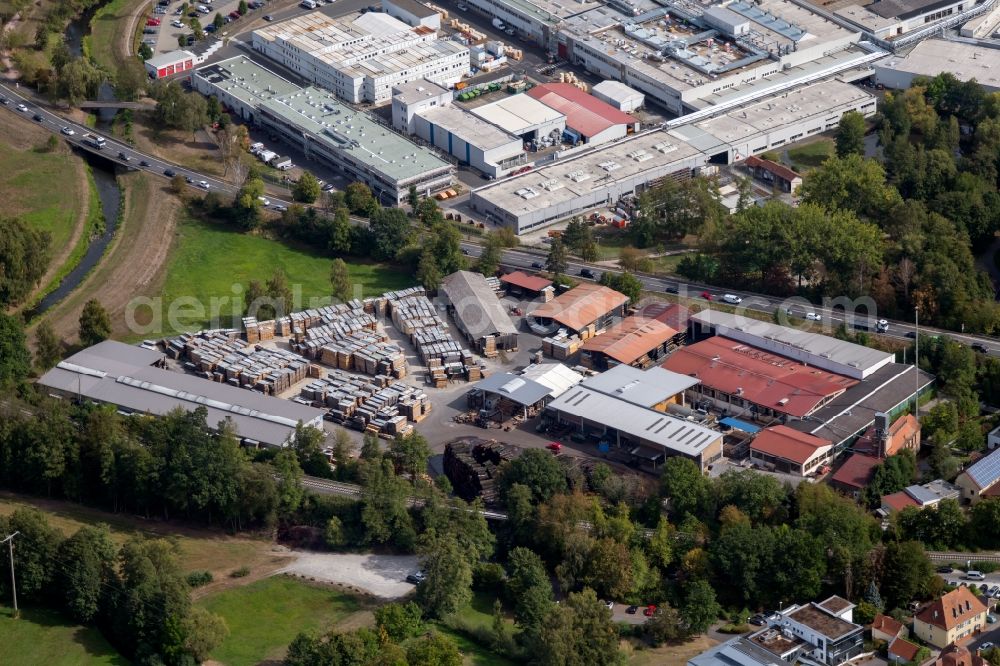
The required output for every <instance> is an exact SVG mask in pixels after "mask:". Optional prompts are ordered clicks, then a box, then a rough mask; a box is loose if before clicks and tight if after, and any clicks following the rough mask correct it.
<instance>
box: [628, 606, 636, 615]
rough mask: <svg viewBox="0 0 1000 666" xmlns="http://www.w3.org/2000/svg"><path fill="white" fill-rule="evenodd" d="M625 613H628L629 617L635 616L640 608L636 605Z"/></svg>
mask: <svg viewBox="0 0 1000 666" xmlns="http://www.w3.org/2000/svg"><path fill="white" fill-rule="evenodd" d="M625 612H626V613H628V614H629V615H635V614H636V613H638V612H639V607H638V606H635V605H633V606H629V607H628V608H626V609H625Z"/></svg>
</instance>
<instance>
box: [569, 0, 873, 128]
mask: <svg viewBox="0 0 1000 666" xmlns="http://www.w3.org/2000/svg"><path fill="white" fill-rule="evenodd" d="M582 18H583V17H580V18H579V19H578V20H576V21H573V22H572V23H570V24H568V25H567V26H566V27H565V28H563V29H561V30H560V32H559V35H558V40H559V44H558V50H559V54H560V55H561V56H562V57H564V58H566V59H567V60H569V61H570V62H572V63H574V64H578V65H580V66H582V67H584V68H585V69H587V71H589V72H592V73H594V74H597V75H598V76H600V77H602V78H606V79H611V80H616V81H621V82H622V83H624V84H626V85H628V86H629V87H631V88H634V89H635V90H638V91H640V92H642V93H644V94H645V96H646V100H647V101H649V100H650V99H652V100H654V101H656V102H657V103H658V104H660V105H661V106H663V107H664V108H666V109H667V110H668V111H670V112H671V113H674V114H677V115H683V114H685V113H688V112H689V111H695V110H698V109H704V108H708V107H711V106H715V105H718V104H720V103H722V102H724V101H728V100H731V99H734V98H737V97H738V98H743V99H746V100H747V101H750V100H752V99H755V98H758V97H761V96H763V95H767V94H770V93H773V92H774V91H775V90H777V89H778V88H780V87H787V85H788V83H789V82H791V81H794V80H796V79H802V80H806V79H807V78H810V77H812V76H815V75H816V74H817V73H819V72H821V71H827V70H829V71H836V70H837V69H840V68H848V67H850V66H851V64H852V63H860V62H862V61H864V60H865V59H866V56H867V52H866V51H864V50H863V49H859V48H858V47H857V46H856V44H857V42H858V41H859V39H860V34H861V31H860V30H859V29H855V30H850V29H846V28H844V27H843V26H841V25H839V24H838V23H835V22H833V21H831V20H829V19H827V18H825V17H824V16H821V15H820V14H819V13H817V12H815V11H813V10H812V9H810V8H809V7H808V6H803V4H800V3H792V2H786V1H784V0H758V1H756V2H748V1H746V0H737V1H736V2H731V3H729V4H727V5H725V7H723V6H721V5H715V6H710V7H705V6H703V5H700V4H695V3H689V2H672V3H667V6H665V7H663V8H661V9H658V10H655V11H649V12H645V13H644V14H643V15H641V16H635V17H629V18H626V19H625V20H623V21H617V22H614V23H612V24H611V25H610V26H608V27H606V28H598V27H597V26H595V25H594V22H591V21H583V20H582ZM598 25H603V24H602V23H600V22H598Z"/></svg>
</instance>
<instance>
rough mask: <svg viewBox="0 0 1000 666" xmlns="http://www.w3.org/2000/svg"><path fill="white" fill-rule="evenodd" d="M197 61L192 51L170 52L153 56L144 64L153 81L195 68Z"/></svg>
mask: <svg viewBox="0 0 1000 666" xmlns="http://www.w3.org/2000/svg"><path fill="white" fill-rule="evenodd" d="M196 62H197V59H196V58H195V55H194V54H193V53H191V52H190V51H170V52H169V53H161V54H160V55H158V56H153V57H152V58H150V59H149V60H147V61H146V62H144V63H143V64H144V65H145V66H146V73H147V74H149V77H150V78H152V79H162V78H163V77H165V76H173V75H174V74H180V73H181V72H186V71H188V70H189V69H192V68H194V66H195V64H196Z"/></svg>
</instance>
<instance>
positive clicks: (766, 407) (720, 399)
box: [662, 315, 857, 420]
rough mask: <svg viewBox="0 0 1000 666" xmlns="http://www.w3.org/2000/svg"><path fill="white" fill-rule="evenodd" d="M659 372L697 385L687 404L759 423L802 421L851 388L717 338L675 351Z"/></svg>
mask: <svg viewBox="0 0 1000 666" xmlns="http://www.w3.org/2000/svg"><path fill="white" fill-rule="evenodd" d="M697 317H698V315H694V316H693V317H692V319H694V318H697ZM662 367H664V368H666V369H667V370H671V371H673V372H677V373H680V374H683V375H689V376H691V377H696V378H698V379H699V380H700V381H701V383H700V384H699V385H698V386H697V387H696V388H695V389H694V391H695V392H696V394H694V393H693V394H692V395H691V396H690V397H691V400H692V402H697V403H699V404H701V403H704V404H706V405H709V406H712V407H714V408H715V409H718V410H721V411H723V412H726V413H728V414H733V415H737V416H741V415H750V416H752V417H753V418H755V419H761V420H769V419H784V420H789V419H802V418H806V417H808V416H810V415H811V414H814V413H815V412H816V411H818V410H819V409H820V408H821V407H823V406H824V405H826V404H828V403H830V402H831V401H833V399H834V398H836V397H837V396H839V395H841V394H843V393H844V392H845V391H846V390H847V389H848V388H850V387H851V386H854V385H855V384H857V380H854V379H851V378H849V377H844V376H842V375H838V374H834V373H833V372H829V371H826V370H823V369H821V368H819V367H816V366H813V365H811V364H809V363H804V362H801V361H797V360H795V359H793V358H789V357H788V356H781V355H778V354H777V353H774V352H773V351H771V350H768V349H764V348H761V347H754V346H751V345H750V344H748V343H747V342H745V341H740V340H734V339H730V338H728V337H722V336H721V335H719V336H715V337H711V338H708V339H707V340H702V341H701V342H696V343H694V344H691V345H688V346H686V347H681V348H680V349H678V350H677V351H675V352H674V353H673V354H671V355H670V356H669V357H668V358H667V360H666V361H664V362H663V364H662Z"/></svg>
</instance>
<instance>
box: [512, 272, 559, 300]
mask: <svg viewBox="0 0 1000 666" xmlns="http://www.w3.org/2000/svg"><path fill="white" fill-rule="evenodd" d="M500 284H502V285H503V286H504V287H505V288H506V289H507V293H508V294H511V295H516V296H525V297H528V298H538V297H539V296H543V297H546V298H545V300H550V297H551V295H552V293H553V292H554V291H555V289H554V288H553V287H552V280H548V279H546V278H543V277H541V276H539V275H528V274H527V273H524V272H523V271H513V272H511V273H507V274H506V275H501V276H500Z"/></svg>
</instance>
